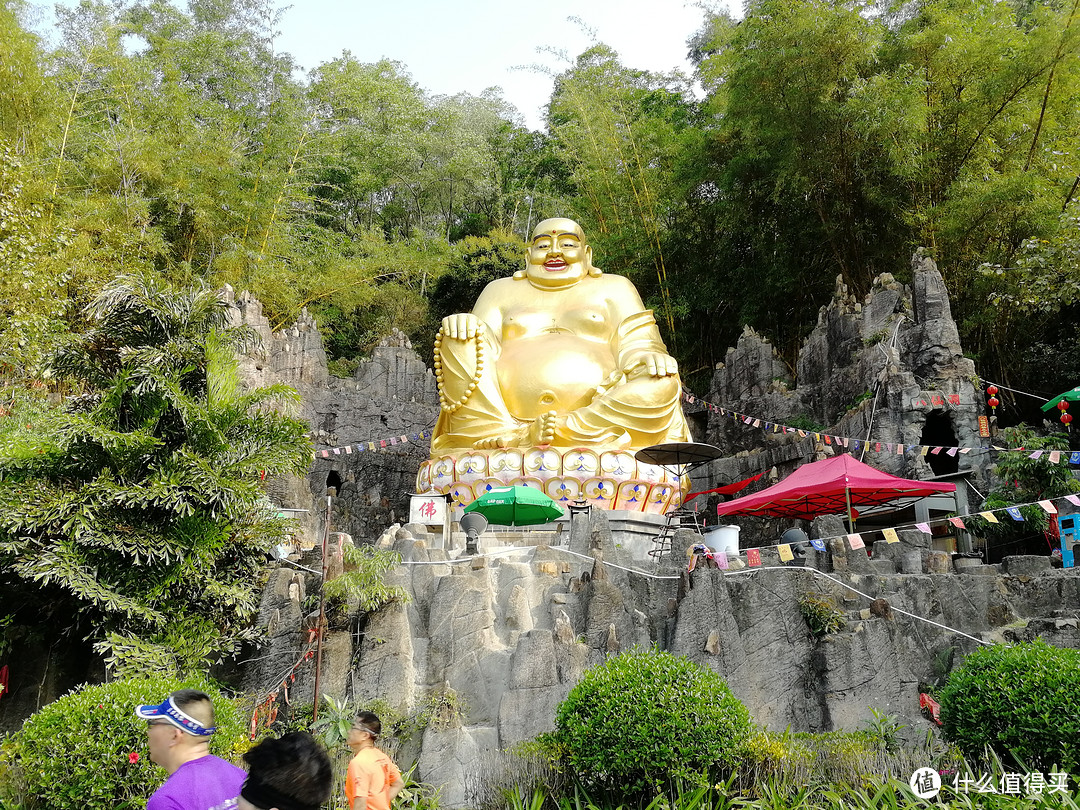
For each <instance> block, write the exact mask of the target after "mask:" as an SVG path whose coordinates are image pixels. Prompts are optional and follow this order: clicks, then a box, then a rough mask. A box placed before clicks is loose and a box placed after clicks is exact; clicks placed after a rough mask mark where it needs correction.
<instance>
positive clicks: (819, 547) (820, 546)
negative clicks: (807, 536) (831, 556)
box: [810, 537, 825, 551]
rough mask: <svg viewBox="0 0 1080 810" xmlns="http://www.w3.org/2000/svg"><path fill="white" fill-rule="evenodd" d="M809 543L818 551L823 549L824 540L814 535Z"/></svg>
mask: <svg viewBox="0 0 1080 810" xmlns="http://www.w3.org/2000/svg"><path fill="white" fill-rule="evenodd" d="M810 545H812V546H813V547H814V548H815V549H817V550H818V551H824V550H825V541H824V540H821V539H820V538H817V537H815V538H814V539H813V540H811V541H810Z"/></svg>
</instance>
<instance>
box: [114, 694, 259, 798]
mask: <svg viewBox="0 0 1080 810" xmlns="http://www.w3.org/2000/svg"><path fill="white" fill-rule="evenodd" d="M135 714H136V715H138V716H139V717H142V718H143V719H145V720H146V724H147V730H146V731H147V737H148V741H149V744H150V759H151V760H152V761H153V762H155V763H157V764H158V765H160V766H161V767H163V768H164V769H165V771H166V773H168V774H169V776H168V778H167V779H166V780H165V784H163V785H162V786H161V787H160V788H158V789H157V791H155V793H154V795H153V796H151V797H150V800H149V801H148V802H147V803H146V810H236V806H237V797H238V796H239V795H240V787H241V786H242V785H243V784H244V778H245V777H246V776H247V774H246V773H245V772H244V771H243V770H242V769H241V768H237V767H236V766H235V765H231V764H230V763H228V762H226V761H225V760H223V759H220V758H219V757H215V756H214V755H213V754H211V753H210V735H211V734H213V733H214V730H215V729H214V705H213V703H211V702H210V696H209V695H207V694H205V693H204V692H199V691H197V690H195V689H180V690H178V691H176V692H173V693H172V694H171V695H169V697H168V698H166V699H165V702H164V703H162V704H161V705H159V706H139V707H138V708H136V709H135Z"/></svg>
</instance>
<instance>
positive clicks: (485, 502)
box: [465, 486, 563, 526]
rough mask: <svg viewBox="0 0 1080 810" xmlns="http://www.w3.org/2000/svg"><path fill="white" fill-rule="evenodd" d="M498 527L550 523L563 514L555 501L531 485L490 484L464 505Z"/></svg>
mask: <svg viewBox="0 0 1080 810" xmlns="http://www.w3.org/2000/svg"><path fill="white" fill-rule="evenodd" d="M465 511H466V512H477V513H479V514H481V515H483V516H484V517H486V518H487V519H488V522H489V523H494V524H496V525H498V526H535V525H536V524H538V523H550V522H551V521H552V520H554V519H555V518H557V517H559V516H560V515H562V513H563V509H562V507H561V506H559V505H558V504H557V503H555V501H553V500H551V498H549V497H548V496H547V495H545V494H544V493H543V492H541V491H540V490H538V489H533V488H532V487H522V486H514V487H492V488H491V489H489V490H488V491H487V492H485V493H484V494H483V495H481V496H480V497H479V498H477V499H476V500H475V501H473V502H472V503H470V504H469V505H468V506H466V507H465Z"/></svg>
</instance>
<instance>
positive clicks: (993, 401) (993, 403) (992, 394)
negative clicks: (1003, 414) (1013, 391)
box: [986, 385, 1001, 413]
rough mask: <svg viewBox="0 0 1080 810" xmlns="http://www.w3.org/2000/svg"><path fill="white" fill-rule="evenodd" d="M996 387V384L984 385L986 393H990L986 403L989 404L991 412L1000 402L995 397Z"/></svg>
mask: <svg viewBox="0 0 1080 810" xmlns="http://www.w3.org/2000/svg"><path fill="white" fill-rule="evenodd" d="M997 392H998V387H997V386H996V385H988V386H986V393H987V394H989V395H990V399H988V400H986V404H987V405H989V406H990V412H991V413H993V411H994V409H995V408H997V406H998V405H1000V404H1001V402H1000V401H999V400H998V398H997Z"/></svg>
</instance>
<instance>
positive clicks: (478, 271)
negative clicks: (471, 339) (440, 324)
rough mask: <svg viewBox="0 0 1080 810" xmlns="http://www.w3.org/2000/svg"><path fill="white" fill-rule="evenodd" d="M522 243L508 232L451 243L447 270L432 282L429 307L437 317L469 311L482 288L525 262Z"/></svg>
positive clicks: (512, 271)
mask: <svg viewBox="0 0 1080 810" xmlns="http://www.w3.org/2000/svg"><path fill="white" fill-rule="evenodd" d="M524 256H525V243H524V242H523V241H522V240H521V239H519V238H518V237H516V236H514V235H513V234H509V233H495V234H492V235H491V236H485V237H472V236H470V237H466V238H465V239H463V240H462V241H461V242H459V243H458V244H457V245H455V246H454V256H453V258H452V259H451V260H450V266H449V268H448V269H447V272H446V273H445V274H444V275H442V276H440V277H439V279H438V280H437V281H436V282H435V287H434V291H433V294H432V307H433V310H434V313H433V314H434V315H435V318H436V320H439V321H441V320H442V319H443V318H444V317H446V316H447V315H453V314H455V313H458V312H470V311H472V308H473V304H475V303H476V299H477V298H479V297H480V293H481V292H483V291H484V287H486V286H487V285H488V284H490V283H491V282H492V281H494V280H495V279H497V278H505V277H506V276H509V275H511V274H512V273H514V271H516V270H520V269H521V267H522V265H523V264H524Z"/></svg>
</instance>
